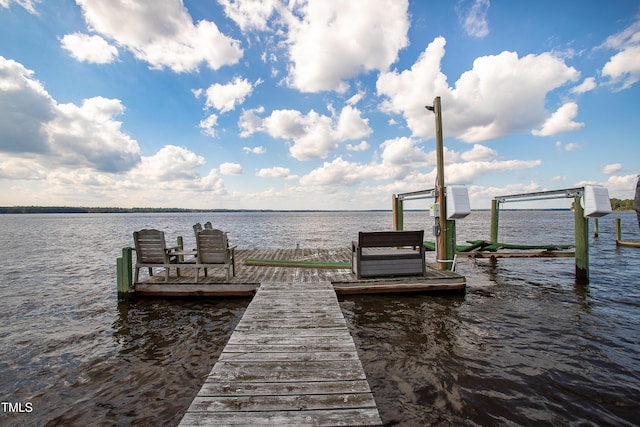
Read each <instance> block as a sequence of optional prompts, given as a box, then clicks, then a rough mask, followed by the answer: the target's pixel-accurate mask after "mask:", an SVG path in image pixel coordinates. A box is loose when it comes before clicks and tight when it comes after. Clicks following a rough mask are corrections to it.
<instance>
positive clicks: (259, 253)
mask: <svg viewBox="0 0 640 427" xmlns="http://www.w3.org/2000/svg"><path fill="white" fill-rule="evenodd" d="M235 256H236V260H235V266H236V274H235V276H233V277H232V278H231V279H230V280H229V281H227V280H226V279H225V275H224V270H223V269H221V268H220V269H211V270H210V271H209V274H208V276H207V277H203V275H202V274H201V275H200V283H198V284H196V283H195V269H192V268H191V269H190V268H185V269H181V274H180V276H177V275H176V271H175V269H171V272H170V276H169V282H168V283H165V276H164V274H163V273H161V271H160V269H158V274H154V275H153V276H151V277H146V278H142V279H141V280H140V282H139V283H136V284H135V290H134V293H135V295H140V296H178V297H189V296H251V295H253V294H254V293H255V291H256V289H258V287H260V283H264V282H279V283H286V282H296V283H305V284H306V283H314V282H319V281H325V282H330V283H331V284H333V288H334V290H335V291H336V292H337V293H338V294H340V295H344V294H362V293H389V292H432V291H461V290H464V289H465V288H466V279H465V277H464V276H462V275H460V274H458V273H455V272H453V271H449V270H438V269H436V268H435V266H430V265H427V269H426V275H425V276H424V277H419V276H405V277H384V278H363V279H358V278H357V277H356V275H355V274H354V273H353V272H352V271H351V267H350V262H351V251H350V249H349V248H335V249H332V248H325V249H322V248H320V249H318V248H301V249H239V250H236V251H235ZM251 259H253V260H255V259H261V260H274V261H278V260H287V261H291V260H297V261H304V262H306V263H309V264H307V265H305V266H303V267H301V266H292V265H288V264H286V263H283V264H282V265H278V264H277V263H275V264H274V265H255V264H252V263H250V262H247V260H251ZM313 263H317V266H314V265H313ZM326 263H333V264H342V265H343V266H342V267H340V266H338V267H336V266H329V267H327V266H326V265H325V264H326ZM143 270H146V269H143ZM143 272H144V271H143Z"/></svg>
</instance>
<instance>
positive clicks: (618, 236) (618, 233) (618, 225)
mask: <svg viewBox="0 0 640 427" xmlns="http://www.w3.org/2000/svg"><path fill="white" fill-rule="evenodd" d="M621 240H622V221H621V220H620V218H616V243H617V242H619V241H621Z"/></svg>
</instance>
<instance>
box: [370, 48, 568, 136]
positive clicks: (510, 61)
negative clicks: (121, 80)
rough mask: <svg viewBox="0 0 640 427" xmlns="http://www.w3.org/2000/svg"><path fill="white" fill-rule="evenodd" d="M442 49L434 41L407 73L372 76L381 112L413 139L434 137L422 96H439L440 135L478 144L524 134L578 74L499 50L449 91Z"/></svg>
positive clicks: (554, 61) (556, 63)
mask: <svg viewBox="0 0 640 427" xmlns="http://www.w3.org/2000/svg"><path fill="white" fill-rule="evenodd" d="M444 46H445V39H444V38H443V37H438V38H436V39H435V40H434V41H433V42H431V43H430V44H429V46H428V47H427V48H426V50H425V51H424V52H423V53H422V54H421V55H420V57H419V58H418V60H417V61H416V62H415V63H414V64H413V66H412V67H411V69H409V70H404V71H402V72H398V71H396V70H394V71H389V72H382V73H380V76H379V78H378V82H377V91H378V94H380V95H383V96H386V97H387V99H386V100H385V101H384V102H383V103H382V105H381V108H382V109H383V111H386V112H389V113H400V114H402V115H403V117H404V118H405V120H406V122H407V125H408V126H409V128H410V129H411V131H412V133H413V135H414V136H420V137H423V138H431V137H433V136H434V133H435V124H434V120H433V119H430V118H429V117H430V116H429V115H428V111H426V110H425V108H424V106H425V97H428V94H434V95H439V96H441V99H442V108H443V126H444V131H445V133H446V134H447V135H450V136H454V137H456V138H458V139H460V140H462V141H465V142H481V141H486V140H490V139H495V138H500V137H502V136H505V135H508V134H510V133H515V132H522V131H524V130H530V129H532V128H533V127H536V126H539V125H540V124H541V123H542V122H543V121H544V119H545V116H546V115H547V113H546V111H545V109H544V105H545V98H546V95H547V93H548V92H550V91H552V90H554V89H556V88H558V87H559V86H561V85H563V84H565V83H566V82H568V81H574V80H576V79H577V78H578V75H579V73H578V72H577V71H576V70H575V69H574V68H572V67H567V66H566V65H565V64H564V62H562V61H561V60H560V59H558V58H556V57H554V56H553V55H551V54H549V53H542V54H539V55H527V56H524V57H522V58H520V57H518V54H517V53H515V52H506V51H505V52H502V53H501V54H499V55H491V56H483V57H479V58H477V59H476V60H475V61H474V63H473V68H472V69H471V70H469V71H467V72H465V73H463V74H462V75H461V76H460V78H459V79H458V80H457V82H456V84H455V89H453V88H450V87H449V86H448V84H447V78H446V76H445V75H444V74H443V73H442V72H441V68H440V65H441V61H442V58H443V57H444V52H445V51H444ZM522 82H527V84H523V83H522ZM427 103H428V102H427ZM429 114H430V113H429Z"/></svg>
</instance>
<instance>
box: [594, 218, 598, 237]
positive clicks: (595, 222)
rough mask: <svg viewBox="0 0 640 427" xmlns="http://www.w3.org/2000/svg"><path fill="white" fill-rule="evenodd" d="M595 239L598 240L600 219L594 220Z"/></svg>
mask: <svg viewBox="0 0 640 427" xmlns="http://www.w3.org/2000/svg"><path fill="white" fill-rule="evenodd" d="M593 237H595V238H598V218H595V219H594V220H593Z"/></svg>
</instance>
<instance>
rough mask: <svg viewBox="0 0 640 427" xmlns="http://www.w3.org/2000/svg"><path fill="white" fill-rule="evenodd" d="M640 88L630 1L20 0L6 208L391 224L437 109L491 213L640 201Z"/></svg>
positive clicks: (416, 182)
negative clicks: (504, 207) (607, 199)
mask: <svg viewBox="0 0 640 427" xmlns="http://www.w3.org/2000/svg"><path fill="white" fill-rule="evenodd" d="M639 80H640V3H639V2H637V1H630V0H611V1H609V2H607V4H606V7H603V6H602V3H601V2H594V1H583V0H576V1H570V0H567V1H562V2H558V1H553V2H552V1H546V0H542V1H536V2H513V1H506V0H505V1H489V0H457V1H447V2H443V1H430V0H422V1H417V0H416V1H408V2H407V1H403V0H367V1H345V0H306V1H305V0H291V1H279V0H235V1H233V0H217V1H216V0H198V1H195V0H194V1H188V0H185V1H182V2H181V1H178V0H154V1H153V2H150V1H143V0H126V1H125V0H110V1H108V2H105V1H101V0H76V1H75V2H74V1H71V0H47V1H38V0H0V112H1V114H0V205H3V206H12V205H58V206H63V205H66V206H69V205H74V206H77V205H81V206H122V207H184V208H230V209H234V208H237V209H390V207H391V206H390V205H391V203H390V200H391V195H392V194H393V193H401V192H409V191H416V190H422V189H428V188H433V187H434V183H435V129H434V128H435V120H434V116H433V114H432V113H431V112H429V111H427V110H426V109H425V108H424V106H425V105H432V103H433V99H434V98H435V97H436V96H440V97H441V99H442V108H443V127H444V142H445V150H446V152H445V162H446V170H445V177H446V181H447V183H450V184H453V183H456V184H465V185H466V186H467V187H468V189H469V194H470V197H471V206H472V208H474V209H484V208H488V207H489V206H490V200H491V199H492V198H493V197H494V196H498V195H505V194H514V193H522V192H527V191H543V190H553V189H561V188H569V187H575V186H582V185H585V184H599V185H604V186H606V187H607V188H608V190H609V193H610V195H611V196H612V197H619V198H632V197H633V191H634V189H635V181H636V176H637V175H638V174H639V173H640V144H639V143H638V135H640V82H639ZM411 203H412V205H409V206H408V207H409V208H424V207H426V206H427V203H428V202H426V201H425V202H411ZM413 204H415V205H413ZM423 204H424V206H423ZM560 206H565V207H568V202H565V201H563V202H562V203H560Z"/></svg>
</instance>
